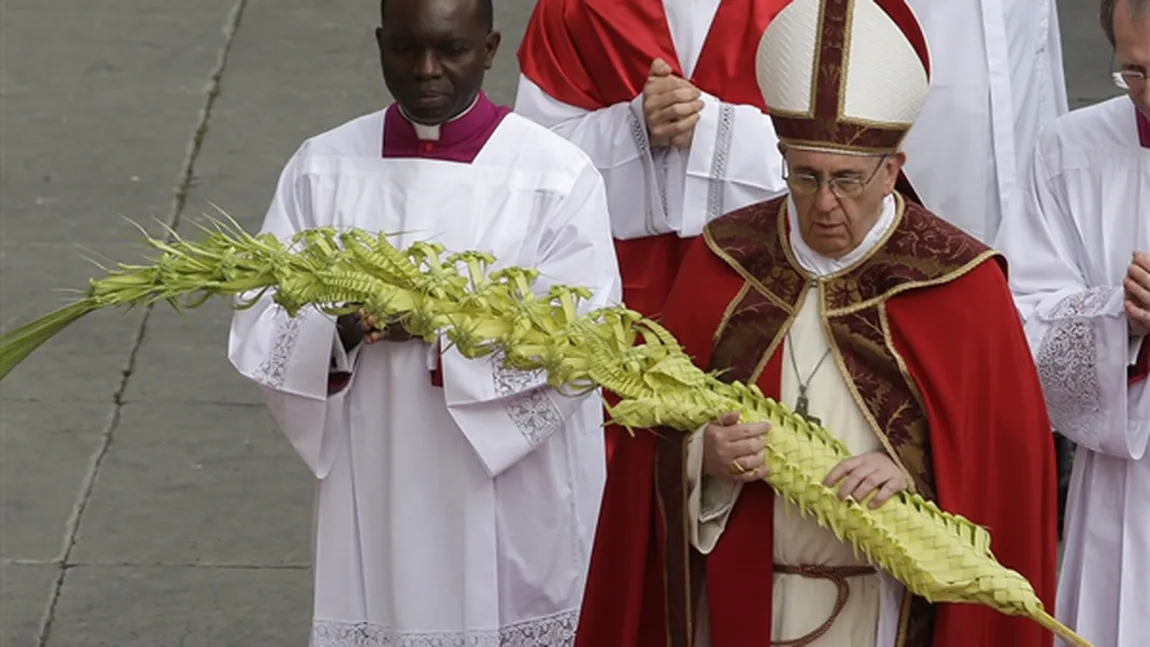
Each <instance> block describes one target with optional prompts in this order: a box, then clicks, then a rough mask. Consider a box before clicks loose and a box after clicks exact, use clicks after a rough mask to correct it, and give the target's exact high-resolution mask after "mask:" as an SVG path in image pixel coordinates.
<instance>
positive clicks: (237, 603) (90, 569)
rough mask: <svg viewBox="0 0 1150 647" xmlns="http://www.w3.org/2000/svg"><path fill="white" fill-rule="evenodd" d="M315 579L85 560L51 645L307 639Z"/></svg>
mask: <svg viewBox="0 0 1150 647" xmlns="http://www.w3.org/2000/svg"><path fill="white" fill-rule="evenodd" d="M309 582H310V573H309V571H307V570H303V569H246V568H241V569H229V568H181V567H168V568H146V567H145V568H141V567H107V566H78V567H76V568H72V569H69V570H68V575H67V578H66V579H65V581H64V595H63V596H62V597H61V599H60V606H59V608H58V610H57V615H56V620H55V621H54V622H53V623H52V627H51V634H50V635H49V642H48V644H49V645H52V646H59V647H109V646H112V645H114V646H115V647H264V646H265V645H266V646H268V647H271V646H273V645H274V646H279V645H284V646H287V645H303V644H306V643H307V635H308V617H307V616H308V614H307V610H308V609H309V608H310V604H311V589H310V586H309ZM301 636H302V637H303V638H302V639H301ZM13 647H15V646H13ZM20 647H23V646H20Z"/></svg>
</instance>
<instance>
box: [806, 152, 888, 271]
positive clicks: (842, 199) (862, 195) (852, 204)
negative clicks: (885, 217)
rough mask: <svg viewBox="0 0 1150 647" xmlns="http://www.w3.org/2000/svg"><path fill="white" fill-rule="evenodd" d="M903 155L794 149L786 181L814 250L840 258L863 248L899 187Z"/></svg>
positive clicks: (809, 244) (827, 255)
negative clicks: (873, 154)
mask: <svg viewBox="0 0 1150 647" xmlns="http://www.w3.org/2000/svg"><path fill="white" fill-rule="evenodd" d="M904 160H905V156H904V155H903V154H902V153H896V154H894V155H887V156H885V157H879V156H860V155H838V154H834V153H821V152H813V151H804V150H798V149H790V150H788V151H787V152H786V161H787V169H788V177H787V184H788V186H789V187H790V191H791V197H792V198H793V199H794V201H795V206H796V207H797V208H798V219H799V230H800V231H799V233H800V235H801V236H802V239H803V242H805V243H806V244H807V245H808V246H810V248H811V249H813V250H814V251H816V252H818V253H819V254H822V255H823V256H826V257H828V258H841V257H842V256H845V255H846V254H849V253H850V252H851V251H853V250H854V249H855V248H856V247H858V246H859V245H860V244H861V243H862V241H863V239H865V238H866V235H867V234H868V233H870V230H871V229H873V228H874V226H875V223H877V222H878V219H879V217H880V216H881V215H882V207H883V200H884V199H885V198H886V196H888V195H890V194H891V193H892V192H893V191H894V185H895V181H896V180H897V179H898V173H899V170H900V169H901V168H902V164H903V161H904Z"/></svg>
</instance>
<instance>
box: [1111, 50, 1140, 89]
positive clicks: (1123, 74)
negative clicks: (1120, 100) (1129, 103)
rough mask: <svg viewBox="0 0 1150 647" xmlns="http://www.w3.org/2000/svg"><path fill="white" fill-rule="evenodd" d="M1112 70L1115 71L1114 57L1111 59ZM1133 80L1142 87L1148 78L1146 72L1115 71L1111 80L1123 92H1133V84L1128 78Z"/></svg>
mask: <svg viewBox="0 0 1150 647" xmlns="http://www.w3.org/2000/svg"><path fill="white" fill-rule="evenodd" d="M1110 69H1112V70H1113V69H1114V56H1113V55H1112V56H1111V57H1110ZM1128 77H1130V78H1133V79H1134V81H1135V82H1136V83H1137V85H1142V84H1143V83H1145V82H1146V79H1147V78H1148V77H1147V75H1146V73H1145V72H1141V71H1139V70H1114V71H1112V72H1111V73H1110V80H1112V81H1114V85H1116V86H1118V87H1119V88H1121V89H1123V90H1132V89H1133V88H1132V87H1131V84H1130V82H1129V81H1127V78H1128Z"/></svg>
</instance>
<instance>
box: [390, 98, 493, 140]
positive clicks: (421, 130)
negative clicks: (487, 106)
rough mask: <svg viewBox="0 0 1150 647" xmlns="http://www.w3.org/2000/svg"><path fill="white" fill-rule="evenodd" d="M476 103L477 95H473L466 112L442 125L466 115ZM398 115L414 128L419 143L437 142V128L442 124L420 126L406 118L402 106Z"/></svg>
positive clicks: (477, 101) (477, 100)
mask: <svg viewBox="0 0 1150 647" xmlns="http://www.w3.org/2000/svg"><path fill="white" fill-rule="evenodd" d="M477 103H479V95H478V94H476V95H475V100H474V101H472V102H471V105H470V106H467V110H464V111H463V112H461V113H459V114H457V115H455V116H454V117H452V118H451V119H448V120H447V121H445V122H443V123H445V124H446V123H451V122H453V121H455V120H456V119H461V118H463V117H464V116H465V115H466V114H467V113H469V112H471V109H472V108H474V107H475V104H477ZM399 114H401V115H403V118H404V119H406V120H407V121H408V122H409V123H410V124H411V126H412V127H413V128H415V136H416V138H418V139H419V141H421V142H437V141H439V127H440V126H442V125H443V124H433V125H431V126H428V125H427V124H421V123H419V122H418V121H415V120H414V119H412V118H411V117H409V116H407V113H406V112H404V111H403V106H399Z"/></svg>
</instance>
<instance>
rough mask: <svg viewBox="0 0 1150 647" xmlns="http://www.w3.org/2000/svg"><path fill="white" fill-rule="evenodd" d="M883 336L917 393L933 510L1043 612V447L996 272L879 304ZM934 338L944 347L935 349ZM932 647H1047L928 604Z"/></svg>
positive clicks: (1050, 543)
mask: <svg viewBox="0 0 1150 647" xmlns="http://www.w3.org/2000/svg"><path fill="white" fill-rule="evenodd" d="M887 308H888V315H889V320H890V322H891V336H892V338H893V340H894V344H895V346H896V348H897V349H898V350H899V352H900V354H901V355H902V356H903V358H904V359H905V360H906V363H907V368H908V369H909V371H910V373H911V375H912V376H913V378H914V381H915V382H916V383H917V385H918V388H919V390H920V392H921V394H922V398H923V401H924V405H925V407H926V410H927V416H928V419H929V424H930V439H931V458H932V459H933V462H934V477H935V487H936V490H937V494H938V503H939V505H940V506H941V507H942V508H943V509H945V510H948V511H950V512H953V513H955V514H960V515H962V516H964V517H966V518H968V519H970V520H972V521H974V522H975V523H978V524H980V525H983V526H986V527H987V528H988V529H989V530H990V533H991V537H992V546H991V549H992V550H993V551H994V554H995V556H996V557H997V558H998V560H999V561H1000V562H1001V563H1002V564H1004V565H1005V566H1007V567H1008V568H1012V569H1014V570H1016V571H1019V572H1020V573H1022V574H1023V575H1024V576H1025V577H1026V578H1027V579H1029V580H1030V582H1031V583H1032V584H1033V585H1034V588H1035V590H1036V592H1037V593H1038V596H1039V598H1040V599H1041V600H1042V601H1043V604H1044V606H1045V607H1046V608H1047V610H1049V611H1051V612H1053V610H1054V592H1055V586H1056V568H1057V555H1056V543H1057V527H1056V524H1057V494H1056V492H1057V489H1056V469H1055V459H1054V437H1053V434H1052V433H1051V427H1050V421H1049V419H1048V418H1047V413H1046V406H1045V403H1044V400H1043V396H1042V389H1041V386H1040V384H1039V380H1038V374H1037V371H1036V369H1035V368H1034V363H1033V360H1032V359H1031V353H1030V349H1029V347H1028V345H1027V342H1026V337H1025V335H1024V333H1023V330H1022V325H1021V322H1020V320H1019V317H1018V314H1017V311H1016V310H1015V307H1014V303H1013V301H1012V299H1011V296H1010V292H1009V289H1008V287H1007V283H1006V279H1005V277H1004V275H1003V272H1002V269H1001V267H1000V266H999V265H998V264H997V263H996V262H994V261H988V262H985V263H983V264H982V265H980V266H979V267H978V268H976V269H975V270H973V271H972V272H970V273H969V274H967V275H966V276H964V277H962V278H960V279H958V280H956V281H954V282H952V283H949V284H947V285H944V286H940V287H937V288H931V289H926V290H919V291H914V292H910V293H907V294H905V295H903V296H900V297H895V298H894V299H892V300H891V301H890V302H889V303H888V304H887ZM943 339H945V343H940V342H941V341H942V340H943ZM934 631H935V633H934V642H933V647H969V646H970V645H980V646H982V647H1040V646H1042V647H1048V646H1049V645H1051V644H1052V642H1053V637H1052V635H1051V634H1050V633H1049V632H1047V631H1045V630H1043V629H1042V628H1041V627H1039V626H1038V625H1037V624H1035V623H1034V622H1032V621H1031V620H1028V619H1023V618H1015V617H1008V616H1006V615H1003V614H1001V613H999V612H997V611H994V610H992V609H989V608H987V607H983V606H980V605H972V604H940V605H939V606H938V613H937V616H936V619H935V630H934Z"/></svg>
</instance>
